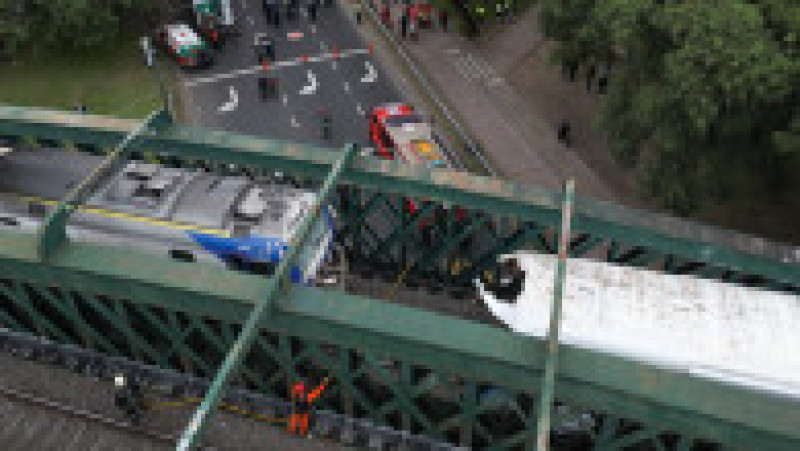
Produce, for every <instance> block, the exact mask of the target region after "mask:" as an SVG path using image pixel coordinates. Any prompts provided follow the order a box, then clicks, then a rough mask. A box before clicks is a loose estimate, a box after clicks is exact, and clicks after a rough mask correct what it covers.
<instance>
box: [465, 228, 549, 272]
mask: <svg viewBox="0 0 800 451" xmlns="http://www.w3.org/2000/svg"><path fill="white" fill-rule="evenodd" d="M540 231H541V230H540V229H538V228H533V227H527V226H526V225H522V226H521V227H520V228H518V229H517V230H515V231H514V233H513V234H511V236H509V237H508V238H506V239H504V240H503V241H502V242H501V243H498V244H497V245H496V246H494V249H493V251H492V252H488V253H486V254H485V255H484V256H482V257H481V258H480V259H479V260H478V261H477V262H476V263H475V264H473V265H472V267H470V268H468V269H467V270H465V271H464V273H463V274H460V275H459V276H458V277H459V278H460V280H462V281H472V280H473V279H475V277H477V276H478V274H480V273H482V272H483V271H484V270H486V269H488V268H490V267H492V266H493V265H495V264H496V263H497V257H498V256H499V255H503V254H507V253H509V252H512V251H514V250H516V249H517V248H518V247H519V246H521V245H522V244H523V243H525V240H527V239H528V237H530V235H531V234H533V233H537V232H540Z"/></svg>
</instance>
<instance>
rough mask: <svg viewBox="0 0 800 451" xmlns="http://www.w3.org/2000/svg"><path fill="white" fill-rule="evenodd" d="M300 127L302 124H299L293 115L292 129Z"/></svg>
mask: <svg viewBox="0 0 800 451" xmlns="http://www.w3.org/2000/svg"><path fill="white" fill-rule="evenodd" d="M297 127H300V124H299V123H298V122H297V118H295V117H294V115H292V128H297Z"/></svg>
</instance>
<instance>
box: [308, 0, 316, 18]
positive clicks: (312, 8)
mask: <svg viewBox="0 0 800 451" xmlns="http://www.w3.org/2000/svg"><path fill="white" fill-rule="evenodd" d="M308 17H309V19H311V21H312V22H316V21H317V1H316V0H311V1H310V2H308Z"/></svg>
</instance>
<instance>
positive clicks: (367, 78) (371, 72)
mask: <svg viewBox="0 0 800 451" xmlns="http://www.w3.org/2000/svg"><path fill="white" fill-rule="evenodd" d="M364 66H366V68H367V75H364V76H363V77H361V83H372V82H374V81H375V80H377V79H378V72H377V71H376V70H375V68H374V67H373V66H372V64H370V62H369V61H364Z"/></svg>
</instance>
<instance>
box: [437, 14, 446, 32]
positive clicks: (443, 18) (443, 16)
mask: <svg viewBox="0 0 800 451" xmlns="http://www.w3.org/2000/svg"><path fill="white" fill-rule="evenodd" d="M439 26H440V27H442V31H445V32H446V31H447V11H446V10H444V9H442V10H439Z"/></svg>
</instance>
